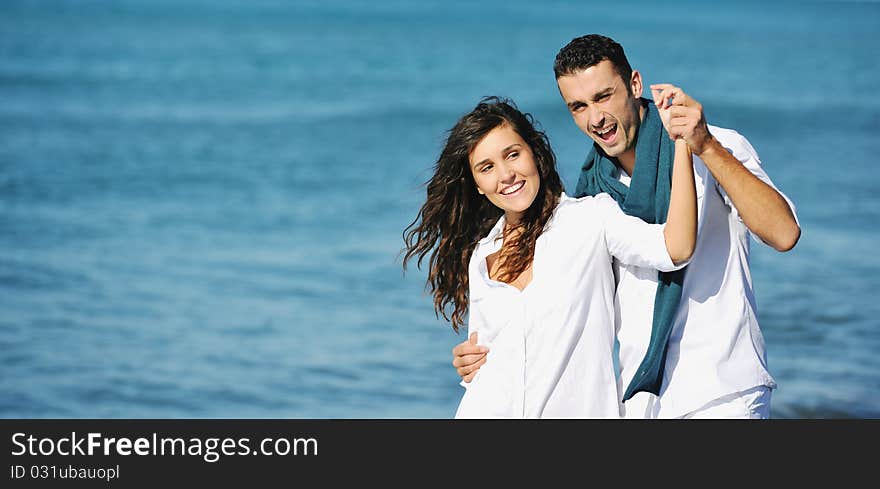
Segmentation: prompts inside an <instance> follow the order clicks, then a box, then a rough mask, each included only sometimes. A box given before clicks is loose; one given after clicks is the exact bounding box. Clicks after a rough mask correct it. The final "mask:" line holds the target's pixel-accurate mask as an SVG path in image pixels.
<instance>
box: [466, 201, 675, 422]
mask: <svg viewBox="0 0 880 489" xmlns="http://www.w3.org/2000/svg"><path fill="white" fill-rule="evenodd" d="M504 222H505V219H504V217H501V218H500V219H499V221H498V222H497V223H496V225H495V227H493V228H492V230H491V231H490V232H489V234H488V235H487V236H486V237H484V238H483V239H481V240H480V241H479V243H478V244H477V247H476V248H475V249H474V252H473V254H472V255H471V260H470V265H469V268H468V280H469V284H470V288H469V298H470V306H469V316H468V335H470V334H471V333H474V332H477V333H479V335H478V343H479V344H481V345H485V346H487V347H489V354H488V356H487V360H486V363H485V364H484V365H483V366H482V367H481V368H480V370H479V371H478V372H477V374H476V375H475V376H474V378H473V379H472V380H471V382H469V383H464V382H463V383H462V385H463V386H465V388H466V391H465V393H464V396H463V397H462V400H461V403H460V404H459V407H458V410H457V412H456V415H455V417H456V418H570V417H575V418H616V417H619V416H620V415H621V405H620V402H619V399H620V396H619V389H620V386H619V385H618V381H617V376H616V375H615V366H614V359H613V353H614V330H615V327H614V286H615V282H614V276H613V271H612V257H613V258H617V259H618V260H619V261H621V262H622V263H627V264H632V265H636V266H640V267H650V268H654V269H657V270H660V271H672V270H677V269H679V268H681V267H683V266H684V265H685V264H686V263H681V264H679V265H677V266H676V265H675V264H673V263H672V260H671V259H670V257H669V254H668V252H667V250H666V244H665V239H664V236H663V228H664V225H662V224H648V223H645V222H644V221H642V220H641V219H639V218H636V217H632V216H627V215H626V214H624V213H623V211H621V210H620V207H618V205H617V203H616V202H615V201H614V199H612V198H611V197H610V196H609V195H607V194H600V195H597V196H595V197H584V198H581V199H573V198H571V197H568V196H566V195H565V194H562V196H561V198H560V202H559V205H558V206H557V207H556V209H555V211H554V213H553V216H552V217H551V218H550V220H549V222H548V223H547V225H546V226H545V228H544V231H543V233H542V234H541V235H540V236H539V237H538V240H537V242H536V245H535V254H534V260H533V262H532V281H531V282H530V283H529V284H528V285H527V286H526V288H525V289H524V290H522V291H520V290H519V289H517V288H515V287H513V286H511V285H509V284H506V283H502V282H498V281H495V280H492V279H490V278H489V272H488V267H487V264H486V257H487V256H488V255H490V254H492V253H495V252H497V251H498V250H499V249H500V248H501V245H502V239H501V237H502V236H501V231H502V230H503V229H504Z"/></svg>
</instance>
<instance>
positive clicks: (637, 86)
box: [629, 70, 644, 98]
mask: <svg viewBox="0 0 880 489" xmlns="http://www.w3.org/2000/svg"><path fill="white" fill-rule="evenodd" d="M629 88H630V90H632V94H633V97H635V98H639V97H641V96H642V89H643V88H644V87H643V86H642V74H641V73H639V72H638V70H633V72H632V75H631V76H630V79H629Z"/></svg>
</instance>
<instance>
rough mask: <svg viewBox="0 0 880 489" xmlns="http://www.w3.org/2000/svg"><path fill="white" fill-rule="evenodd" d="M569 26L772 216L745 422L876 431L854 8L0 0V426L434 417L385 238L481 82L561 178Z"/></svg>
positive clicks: (872, 89) (429, 358)
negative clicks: (758, 194) (783, 233)
mask: <svg viewBox="0 0 880 489" xmlns="http://www.w3.org/2000/svg"><path fill="white" fill-rule="evenodd" d="M589 32H601V33H605V34H607V35H610V36H611V37H613V38H615V39H616V40H618V41H619V42H621V44H623V46H624V47H625V48H626V50H627V54H628V56H629V58H630V61H631V62H632V64H633V65H634V67H635V68H636V69H639V70H640V71H641V72H642V75H643V77H644V79H645V81H646V82H647V83H655V82H672V83H676V84H679V85H680V86H682V87H684V89H685V90H686V91H688V92H689V93H690V94H691V95H693V96H694V97H695V98H697V99H698V100H700V101H701V102H702V103H703V105H704V107H705V111H706V114H707V117H708V119H709V121H710V123H713V124H715V125H719V126H724V127H732V128H735V129H737V130H738V131H739V132H741V133H742V134H744V135H745V136H746V137H747V138H748V139H749V140H750V141H751V142H752V144H753V146H754V147H755V148H756V149H757V151H758V153H759V154H760V155H761V159H762V161H763V164H764V167H765V169H766V170H767V172H768V173H769V174H770V176H771V177H772V178H773V180H774V181H775V183H776V184H777V185H778V186H779V187H780V188H782V189H783V191H784V192H786V194H787V195H788V196H789V197H791V198H792V199H793V200H794V201H795V203H796V204H797V206H798V212H799V218H800V221H801V224H802V227H803V236H802V238H801V241H800V243H799V244H798V246H797V247H796V248H795V249H794V250H793V251H791V252H789V253H785V254H780V253H777V252H775V251H772V250H771V249H769V248H767V247H764V246H762V245H758V244H756V245H754V247H753V255H752V256H753V261H752V274H753V280H754V283H755V288H756V294H757V299H758V306H759V317H760V322H761V326H762V329H763V331H764V335H765V339H766V342H767V346H768V354H769V363H770V370H771V373H772V374H773V375H774V376H775V378H776V379H777V381H778V383H779V389H778V390H777V391H775V393H774V396H773V415H774V416H775V417H783V418H784V417H789V418H791V417H795V418H837V417H859V418H875V417H880V360H878V357H877V355H876V352H877V351H880V334H878V333H877V331H876V329H877V326H878V318H880V302H878V301H877V300H876V298H875V292H876V291H877V290H878V289H880V258H878V255H877V254H876V243H877V238H878V233H877V231H876V225H877V223H878V222H880V192H878V190H880V178H878V176H877V175H878V172H877V170H876V168H875V167H876V164H877V163H876V157H877V155H878V154H880V138H878V137H877V133H878V129H880V99H876V98H874V97H873V96H874V95H875V93H876V89H877V87H878V86H880V70H878V58H877V56H876V53H877V52H878V51H880V4H878V3H877V2H858V1H856V2H847V1H826V2H808V1H799V2H781V3H775V2H774V3H771V2H746V3H742V2H736V3H735V4H734V3H731V4H729V5H727V4H723V5H716V4H714V3H711V2H698V1H686V2H673V3H672V5H670V4H669V2H665V3H656V2H649V1H640V2H628V3H626V2H624V3H619V2H618V3H614V2H611V3H607V4H604V5H598V6H593V5H589V4H585V3H583V2H573V1H572V2H563V1H558V0H556V1H549V2H540V3H535V2H527V1H524V0H505V1H501V0H493V1H489V2H479V3H476V2H465V1H451V2H450V1H448V0H444V1H425V2H406V1H402V0H398V1H393V2H358V1H355V0H331V1H320V2H319V1H291V2H285V1H280V0H276V1H265V0H259V1H253V0H251V1H245V0H201V1H186V2H183V1H178V0H175V1H172V0H142V1H135V0H121V1H120V0H92V1H54V2H45V1H18V0H13V1H6V2H4V3H3V5H2V6H0V417H7V418H10V417H30V418H42V417H74V418H76V417H159V418H163V417H169V418H183V417H204V418H212V417H254V418H261V417H272V418H448V417H451V416H452V415H453V413H454V410H455V407H456V405H457V403H458V400H459V398H460V396H461V387H459V386H458V384H457V381H458V377H457V376H456V375H455V372H454V370H453V368H452V367H451V365H450V362H451V354H450V350H451V348H452V347H453V346H454V345H455V344H456V343H458V342H460V341H461V340H462V339H463V337H462V336H457V335H455V334H453V332H452V330H451V328H450V327H449V326H448V325H447V323H444V322H442V321H440V320H438V319H436V318H435V316H434V313H433V310H432V307H431V300H430V298H429V297H428V296H427V295H426V294H425V293H424V280H425V272H424V271H419V270H417V269H412V268H411V269H410V270H409V271H408V272H407V273H406V274H405V275H404V274H403V273H402V271H401V266H400V256H399V252H400V250H401V247H402V245H403V242H402V239H401V233H402V231H403V229H404V228H405V227H406V226H407V225H408V224H409V223H410V222H411V221H412V219H413V218H414V217H415V215H416V212H417V210H418V207H419V206H420V204H421V202H422V199H423V196H424V190H423V188H422V187H421V184H422V183H423V182H424V181H425V180H426V179H427V178H428V177H429V172H430V169H431V166H432V164H433V162H434V160H435V158H436V156H437V154H438V152H439V149H440V147H441V144H442V141H443V136H444V132H445V131H446V130H447V129H448V128H449V127H450V126H451V125H452V124H453V123H454V121H455V120H456V118H457V117H459V116H460V115H461V114H463V113H464V112H466V111H468V110H469V109H470V108H471V107H473V105H474V104H475V103H476V102H477V101H478V100H479V98H480V97H481V96H484V95H490V94H498V95H504V96H508V97H512V98H513V99H514V100H515V101H516V102H517V103H518V104H519V106H520V108H522V109H523V110H526V111H528V112H531V113H532V114H534V116H535V117H536V118H537V119H538V120H539V121H540V122H541V124H542V125H543V127H544V129H545V130H546V131H547V133H548V135H549V136H550V139H551V142H552V143H553V146H554V149H555V150H556V153H557V157H558V160H559V167H560V172H561V173H562V175H563V178H564V180H565V182H566V184H567V186H569V188H573V185H574V183H575V180H576V177H577V171H578V168H579V166H580V163H581V160H582V158H583V156H584V154H585V152H586V149H587V146H588V143H587V141H586V139H585V138H584V137H583V136H582V135H581V133H580V132H579V131H578V130H577V128H576V127H575V126H574V124H573V123H572V122H571V120H570V117H569V116H568V114H567V112H566V110H565V107H564V106H563V104H562V103H561V101H560V99H559V96H558V93H557V91H556V87H555V83H554V78H553V74H552V61H553V57H554V56H555V54H556V51H557V50H558V49H559V48H560V47H561V46H563V45H564V44H565V43H567V42H568V41H569V40H570V39H572V38H573V37H576V36H578V35H581V34H585V33H589Z"/></svg>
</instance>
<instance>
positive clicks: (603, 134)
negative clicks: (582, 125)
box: [593, 124, 617, 143]
mask: <svg viewBox="0 0 880 489" xmlns="http://www.w3.org/2000/svg"><path fill="white" fill-rule="evenodd" d="M593 133H594V134H595V135H596V136H597V137H598V138H599V139H600V140H602V142H605V143H609V142H611V141H612V140H613V139H614V136H616V135H617V124H611V125H610V126H607V127H604V128H602V129H599V130H593Z"/></svg>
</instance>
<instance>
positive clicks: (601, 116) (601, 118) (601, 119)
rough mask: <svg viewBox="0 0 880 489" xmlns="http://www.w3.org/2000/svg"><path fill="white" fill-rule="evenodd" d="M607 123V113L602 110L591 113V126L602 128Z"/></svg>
mask: <svg viewBox="0 0 880 489" xmlns="http://www.w3.org/2000/svg"><path fill="white" fill-rule="evenodd" d="M604 125H605V113H604V112H602V111H601V110H595V111H593V113H591V114H590V127H591V128H592V129H601V128H602V126H604Z"/></svg>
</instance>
